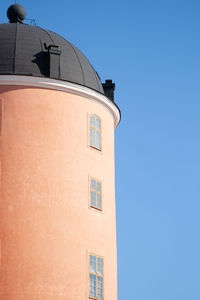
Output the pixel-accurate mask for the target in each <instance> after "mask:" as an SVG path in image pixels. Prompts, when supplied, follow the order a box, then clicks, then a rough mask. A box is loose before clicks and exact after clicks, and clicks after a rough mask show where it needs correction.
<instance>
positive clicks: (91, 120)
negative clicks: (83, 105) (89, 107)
mask: <svg viewBox="0 0 200 300" xmlns="http://www.w3.org/2000/svg"><path fill="white" fill-rule="evenodd" d="M90 127H93V128H95V117H94V116H90Z"/></svg>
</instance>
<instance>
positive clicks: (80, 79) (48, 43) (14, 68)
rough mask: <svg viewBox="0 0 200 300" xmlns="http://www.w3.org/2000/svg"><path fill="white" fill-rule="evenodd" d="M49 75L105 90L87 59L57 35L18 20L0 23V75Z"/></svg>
mask: <svg viewBox="0 0 200 300" xmlns="http://www.w3.org/2000/svg"><path fill="white" fill-rule="evenodd" d="M7 74H9V75H26V76H38V77H48V78H54V79H59V80H65V81H69V82H73V83H77V84H80V85H83V86H86V87H89V88H91V89H94V90H96V91H98V92H100V93H104V91H103V87H102V84H101V81H100V79H99V77H98V74H97V73H96V72H95V70H94V69H93V67H92V66H91V64H90V63H89V61H88V60H87V58H86V57H85V56H84V55H83V54H82V53H81V52H80V50H78V49H77V48H76V47H75V46H73V45H72V44H71V43H69V42H68V41H66V40H65V39H64V38H62V37H61V36H59V35H58V34H56V33H54V32H51V31H47V30H44V29H42V28H40V27H37V26H30V25H25V24H20V23H10V24H0V75H7Z"/></svg>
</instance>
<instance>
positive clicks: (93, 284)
mask: <svg viewBox="0 0 200 300" xmlns="http://www.w3.org/2000/svg"><path fill="white" fill-rule="evenodd" d="M90 297H94V298H96V275H93V274H90Z"/></svg>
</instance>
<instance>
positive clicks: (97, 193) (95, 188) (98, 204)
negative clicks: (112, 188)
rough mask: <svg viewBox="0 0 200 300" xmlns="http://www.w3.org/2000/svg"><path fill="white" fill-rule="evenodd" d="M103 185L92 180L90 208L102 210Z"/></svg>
mask: <svg viewBox="0 0 200 300" xmlns="http://www.w3.org/2000/svg"><path fill="white" fill-rule="evenodd" d="M101 198H102V185H101V181H99V180H97V179H95V178H90V206H91V207H94V208H96V209H99V210H102V200H101Z"/></svg>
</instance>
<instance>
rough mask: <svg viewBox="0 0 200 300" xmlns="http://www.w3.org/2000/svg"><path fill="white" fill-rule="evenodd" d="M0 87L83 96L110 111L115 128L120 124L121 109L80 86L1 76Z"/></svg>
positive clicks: (57, 81) (53, 81) (62, 82)
mask: <svg viewBox="0 0 200 300" xmlns="http://www.w3.org/2000/svg"><path fill="white" fill-rule="evenodd" d="M0 85H21V86H32V87H40V88H45V89H52V90H58V91H62V92H66V93H70V94H75V95H78V96H82V97H85V98H87V99H90V100H93V101H95V102H98V103H100V104H102V105H103V106H104V107H105V108H106V109H107V110H108V111H110V113H111V114H112V116H113V119H114V124H115V127H116V126H117V125H118V124H119V122H120V111H119V108H118V107H117V106H116V105H115V104H114V103H113V102H112V101H111V100H109V99H108V98H107V97H106V96H104V95H102V94H100V93H98V92H96V91H94V90H92V89H90V88H87V87H85V86H82V85H79V84H75V83H71V82H67V81H60V80H55V79H51V78H42V77H32V76H20V75H18V76H14V75H0Z"/></svg>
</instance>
